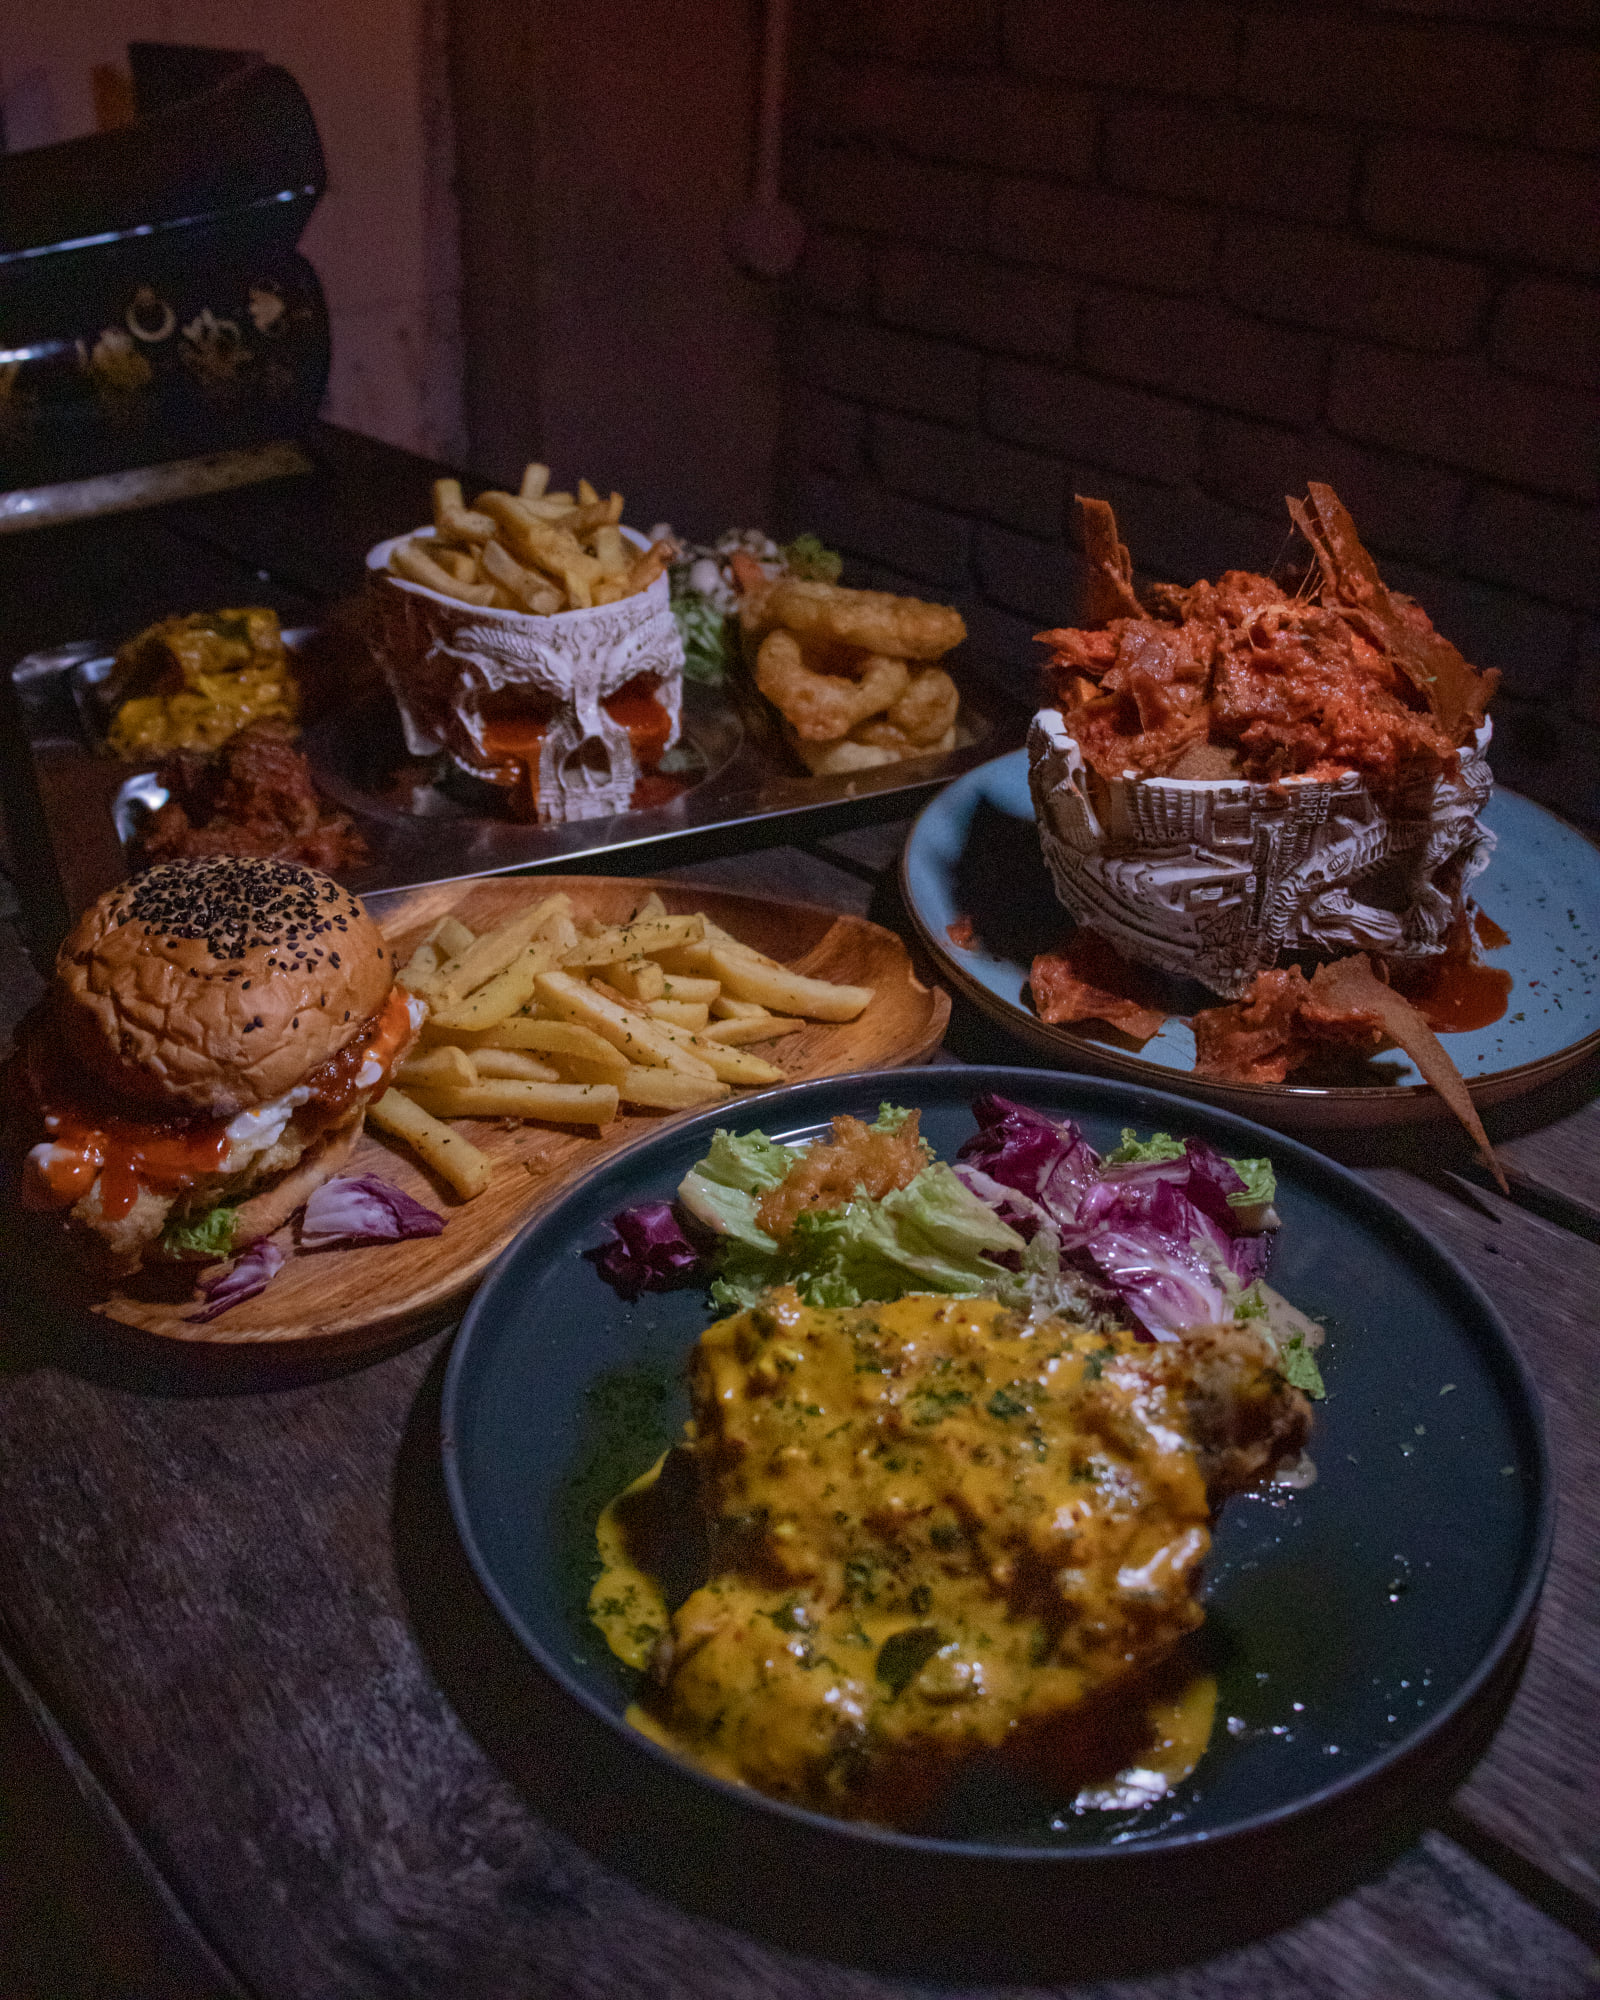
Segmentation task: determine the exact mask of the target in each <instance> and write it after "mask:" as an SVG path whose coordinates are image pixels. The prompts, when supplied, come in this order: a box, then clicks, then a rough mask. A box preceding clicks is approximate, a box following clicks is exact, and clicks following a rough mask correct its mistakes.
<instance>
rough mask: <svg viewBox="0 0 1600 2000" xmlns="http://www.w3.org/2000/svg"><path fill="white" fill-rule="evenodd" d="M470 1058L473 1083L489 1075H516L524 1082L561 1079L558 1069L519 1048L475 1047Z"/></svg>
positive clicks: (496, 1076)
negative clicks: (474, 1073)
mask: <svg viewBox="0 0 1600 2000" xmlns="http://www.w3.org/2000/svg"><path fill="white" fill-rule="evenodd" d="M471 1060H472V1067H473V1068H474V1069H475V1070H476V1071H477V1075H476V1076H475V1077H474V1078H473V1079H472V1081H473V1082H474V1083H482V1082H485V1081H487V1080H488V1079H489V1078H491V1077H494V1078H501V1077H518V1078H520V1079H521V1080H522V1081H523V1082H524V1083H560V1082H562V1081H563V1079H562V1075H561V1072H560V1070H558V1069H552V1068H551V1066H550V1064H549V1063H542V1062H539V1061H538V1060H537V1059H536V1058H535V1057H533V1056H530V1055H525V1054H524V1053H523V1051H522V1050H521V1049H484V1048H480V1049H475V1050H474V1051H473V1054H472V1058H471Z"/></svg>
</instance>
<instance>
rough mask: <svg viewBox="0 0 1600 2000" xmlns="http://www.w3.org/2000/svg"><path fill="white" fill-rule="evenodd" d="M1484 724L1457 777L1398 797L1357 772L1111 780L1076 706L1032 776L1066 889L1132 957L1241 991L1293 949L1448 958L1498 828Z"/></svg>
mask: <svg viewBox="0 0 1600 2000" xmlns="http://www.w3.org/2000/svg"><path fill="white" fill-rule="evenodd" d="M1489 735H1490V725H1489V724H1488V723H1487V722H1485V723H1484V724H1483V726H1482V728H1481V729H1480V730H1479V731H1478V733H1477V736H1476V737H1475V739H1474V740H1473V742H1472V743H1471V744H1470V745H1468V746H1467V747H1466V748H1465V749H1464V750H1463V751H1462V752H1461V759H1460V768H1459V770H1458V771H1457V772H1456V773H1455V775H1454V776H1448V777H1440V778H1430V779H1427V780H1425V781H1423V782H1421V783H1419V784H1418V785H1417V786H1415V787H1414V788H1413V789H1412V790H1411V791H1410V792H1408V793H1404V794H1402V795H1401V796H1400V797H1398V798H1394V799H1390V800H1386V801H1384V802H1383V803H1382V804H1380V803H1379V801H1378V800H1377V799H1375V798H1374V797H1373V795H1372V793H1371V792H1370V791H1369V790H1368V789H1367V786H1366V784H1365V783H1364V782H1363V780H1362V778H1361V775H1360V773H1359V772H1356V771H1349V772H1345V773H1343V774H1342V775H1341V776H1340V777H1338V778H1337V779H1335V780H1333V781H1332V782H1330V783H1320V782H1315V781H1313V780H1311V779H1308V778H1286V779H1282V780H1280V781H1279V782H1278V783H1277V784H1275V785H1267V784H1253V783H1251V782H1249V781H1248V780H1247V779H1243V778H1220V779H1200V778H1137V777H1127V778H1112V779H1104V778H1101V777H1099V776H1098V775H1097V774H1096V773H1095V772H1093V771H1091V770H1090V769H1089V768H1088V766H1087V765H1086V763H1085V762H1084V758H1083V753H1082V752H1081V751H1080V749H1079V748H1078V744H1077V741H1076V739H1075V738H1074V737H1073V735H1072V733H1071V731H1070V730H1069V729H1068V728H1067V726H1066V722H1065V720H1064V719H1063V717H1062V715H1061V712H1060V710H1059V709H1055V708H1042V709H1040V710H1039V712H1038V714H1037V715H1035V716H1034V718H1033V726H1032V728H1031V729H1030V730H1029V732H1028V780H1029V784H1030V786H1031V789H1032V792H1033V803H1034V811H1035V813H1036V815H1037V817H1038V822H1039V839H1040V844H1041V846H1042V847H1043V849H1044V858H1045V863H1046V865H1047V866H1048V868H1049V870H1050V874H1051V878H1052V880H1053V881H1054V883H1055V888H1056V894H1057V896H1058V897H1059V898H1060V900H1061V902H1062V903H1063V904H1064V905H1065V906H1066V908H1067V909H1068V910H1070V911H1071V913H1072V915H1073V916H1074V917H1075V918H1076V919H1077V920H1078V922H1079V923H1081V924H1087V925H1089V926H1090V927H1091V928H1092V929H1094V930H1096V931H1099V932H1100V933H1101V935H1102V936H1104V937H1105V938H1106V939H1107V940H1108V941H1109V942H1110V943H1111V944H1113V945H1115V946H1116V948H1117V950H1118V951H1120V952H1121V953H1122V955H1123V956H1124V957H1125V958H1128V959H1132V960H1134V961H1135V962H1136V963H1139V964H1142V965H1153V966H1156V967H1158V968H1159V969H1160V970H1161V971H1163V972H1170V973H1174V974H1176V975H1177V976H1178V977H1179V978H1183V979H1198V980H1199V981H1200V982H1201V984H1202V985H1205V986H1209V987H1210V988H1211V990H1212V992H1214V993H1220V994H1223V995H1225V996H1226V997H1227V998H1229V999H1233V998H1236V997H1237V996H1238V995H1239V994H1241V993H1243V992H1244V991H1245V989H1246V988H1247V987H1248V986H1249V985H1250V982H1251V981H1252V979H1254V977H1255V975H1256V974H1257V973H1258V972H1260V971H1263V970H1265V969H1266V968H1268V967H1270V966H1273V965H1276V964H1277V963H1278V960H1279V958H1280V956H1281V955H1282V954H1285V953H1293V952H1297V951H1311V952H1319V953H1321V954H1323V955H1325V956H1327V957H1330V958H1335V957H1340V956H1342V955H1344V954H1345V953H1348V952H1357V951H1371V952H1376V953H1378V954H1379V955H1380V956H1381V957H1384V958H1392V959H1424V958H1429V957H1432V956H1435V955H1436V954H1438V953H1439V952H1441V951H1443V949H1444V946H1445V938H1446V933H1447V932H1448V931H1449V928H1450V925H1451V923H1452V921H1453V920H1454V919H1455V918H1456V917H1457V916H1458V915H1459V914H1460V913H1461V911H1462V910H1463V909H1464V907H1465V900H1466V891H1467V888H1468V886H1469V884H1470V883H1472V882H1473V881H1474V880H1475V879H1476V877H1477V876H1479V875H1480V874H1482V872H1483V870H1484V869H1485V868H1487V867H1488V865H1489V857H1490V855H1491V854H1492V853H1493V852H1494V844H1495V841H1494V835H1493V834H1492V833H1490V832H1489V831H1488V829H1487V828H1486V827H1485V826H1483V824H1482V823H1481V822H1480V820H1479V818H1478V815H1479V813H1480V812H1481V811H1482V810H1483V808H1484V806H1485V805H1486V804H1487V803H1488V799H1489V793H1490V789H1491V786H1492V783H1493V780H1492V778H1491V776H1490V772H1489V766H1488V765H1487V764H1486V763H1485V762H1484V755H1483V753H1484V751H1485V750H1486V748H1487V747H1488V743H1489Z"/></svg>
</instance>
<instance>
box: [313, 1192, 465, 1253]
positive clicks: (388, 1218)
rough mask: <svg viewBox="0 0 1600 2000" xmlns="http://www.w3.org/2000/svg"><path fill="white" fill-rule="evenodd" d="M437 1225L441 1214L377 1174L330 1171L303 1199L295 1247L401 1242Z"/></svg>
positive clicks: (432, 1232) (427, 1232)
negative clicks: (303, 1207)
mask: <svg viewBox="0 0 1600 2000" xmlns="http://www.w3.org/2000/svg"><path fill="white" fill-rule="evenodd" d="M443 1228H444V1217H443V1216H442V1215H436V1214H435V1213H434V1211H433V1210H432V1209H431V1208H427V1207H424V1205H423V1204H422V1203H421V1202H420V1201H414V1200H413V1199H412V1197H411V1196H410V1195H408V1194H405V1193H403V1192H402V1190H401V1189H399V1188H397V1187H393V1186H391V1184H390V1183H389V1182H388V1181H386V1180H381V1179H380V1178H379V1177H378V1175H377V1174H345V1175H336V1176H335V1177H334V1178H333V1179H332V1180H328V1181H324V1182H323V1183H322V1185H321V1187H319V1188H317V1189H316V1191H315V1192H314V1193H313V1194H312V1196H311V1199H310V1200H309V1201H308V1202H307V1203H306V1207H305V1214H304V1215H303V1216H302V1217H301V1219H300V1248H301V1249H302V1250H327V1249H330V1248H331V1247H332V1246H333V1245H334V1244H345V1245H350V1246H354V1245H356V1244H361V1243H402V1242H404V1241H405V1240H406V1239H407V1238H408V1237H412V1236H437V1235H438V1234H439V1233H440V1231H441V1230H442V1229H443Z"/></svg>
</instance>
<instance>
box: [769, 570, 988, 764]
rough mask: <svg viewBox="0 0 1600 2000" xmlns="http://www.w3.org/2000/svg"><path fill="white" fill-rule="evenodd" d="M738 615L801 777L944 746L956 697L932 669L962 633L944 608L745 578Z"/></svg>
mask: <svg viewBox="0 0 1600 2000" xmlns="http://www.w3.org/2000/svg"><path fill="white" fill-rule="evenodd" d="M739 617H740V624H741V629H742V632H743V635H744V645H745V649H746V652H747V655H753V666H754V673H755V680H756V685H757V686H758V687H759V688H760V690H761V692H762V693H763V694H764V695H765V696H766V698H767V699H768V701H770V702H771V703H772V705H773V706H774V707H775V708H776V709H777V710H778V711H779V713H780V714H781V715H782V716H783V718H784V722H785V724H786V728H787V734H788V736H789V740H790V743H791V744H792V746H793V748H794V751H795V754H796V755H797V756H798V757H799V758H800V760H801V762H802V763H803V764H804V765H805V766H806V768H807V770H809V771H812V772H814V773H815V774H817V775H818V776H832V775H834V774H837V773H839V772H844V771H862V770H870V769H871V768H872V767H873V766H874V765H878V764H892V763H894V762H896V761H897V760H899V759H901V758H905V757H925V756H928V755H930V754H934V753H937V752H939V751H941V750H948V749H951V748H953V747H954V745H955V741H956V735H955V729H956V714H957V710H958V709H959V707H960V702H961V697H960V694H959V692H958V691H957V688H956V684H955V682H954V681H953V680H952V679H951V678H950V676H949V675H948V674H947V673H946V672H945V671H944V669H943V668H942V667H938V666H935V665H933V664H931V663H932V662H933V661H934V660H936V659H938V658H939V657H940V656H941V655H942V654H944V653H946V652H948V651H949V649H950V648H951V647H952V646H955V645H959V644H960V642H961V641H962V640H963V639H964V638H965V637H966V629H967V628H966V626H965V624H964V623H963V622H962V618H961V614H960V613H959V612H957V611H955V610H952V609H951V608H950V607H949V606H948V605H943V604H924V603H922V602H921V601H920V600H919V599H917V598H914V597H895V596H891V595H890V594H889V593H888V592H887V591H882V590H846V589H844V588H843V587H842V586H840V585H839V584H835V583H825V582H822V581H819V580H812V579H802V578H797V577H792V576H790V577H782V578H779V579H778V580H777V581H776V582H771V581H768V580H766V579H765V578H762V577H753V578H751V580H750V584H749V588H748V589H747V590H746V591H745V594H744V596H743V598H742V600H741V603H740V610H739Z"/></svg>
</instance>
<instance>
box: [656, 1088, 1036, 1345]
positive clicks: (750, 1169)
mask: <svg viewBox="0 0 1600 2000" xmlns="http://www.w3.org/2000/svg"><path fill="white" fill-rule="evenodd" d="M908 1115H909V1114H908V1113H907V1112H905V1111H903V1110H900V1109H899V1108H897V1107H896V1106H894V1105H889V1104H885V1105H882V1106H880V1108H879V1112H878V1117H877V1120H876V1123H875V1127H874V1129H876V1130H878V1131H888V1132H893V1131H898V1130H899V1128H900V1127H901V1126H902V1125H904V1123H905V1121H906V1118H907V1116H908ZM799 1157H800V1154H799V1151H798V1150H797V1149H795V1148H793V1147H789V1146H779V1145H775V1144H774V1143H773V1141H772V1140H770V1139H768V1138H767V1137H766V1135H765V1134H764V1133H761V1132H747V1133H743V1134H740V1135H737V1136H736V1135H735V1134H733V1133H731V1132H727V1131H719V1132H718V1133H717V1135H716V1137H715V1138H714V1139H713V1140H712V1142H711V1147H710V1150H709V1151H708V1153H707V1154H706V1157H705V1158H704V1159H703V1160H701V1161H700V1162H699V1163H698V1164H697V1165H696V1166H695V1167H693V1168H692V1169H691V1170H690V1172H689V1173H688V1174H687V1175H686V1176H685V1177H684V1179H683V1182H682V1183H681V1185H680V1186H679V1189H678V1199H679V1200H680V1201H681V1202H682V1203H683V1205H684V1207H685V1208H687V1209H688V1211H689V1212H690V1214H691V1215H693V1216H694V1217H695V1218H696V1219H697V1220H698V1221H699V1222H701V1223H703V1224H704V1225H705V1226H706V1227H707V1228H709V1229H712V1230H714V1231H715V1232H716V1233H717V1235H719V1236H720V1237H721V1238H722V1244H721V1248H720V1251H719V1254H718V1268H717V1276H716V1279H715V1281H714V1283H713V1284H712V1287H711V1297H712V1301H713V1303H714V1304H716V1305H718V1306H721V1307H723V1308H724V1309H728V1308H732V1307H737V1306H746V1305H753V1304H754V1303H755V1301H756V1300H757V1299H758V1298H759V1297H760V1296H761V1294H762V1293H763V1292H764V1291H766V1290H767V1289H768V1288H769V1287H770V1286H773V1285H785V1284H788V1285H793V1286H794V1287H795V1289H796V1290H797V1291H798V1292H799V1294H800V1296H801V1298H803V1299H804V1300H805V1302H806V1304H807V1305H813V1306H853V1305H860V1304H861V1303H862V1302H863V1301H864V1300H867V1299H875V1300H879V1301H884V1300H888V1299H898V1298H900V1297H902V1296H903V1295H904V1294H905V1293H907V1292H948V1293H951V1294H954V1295H956V1296H958V1297H966V1298H971V1297H974V1296H976V1295H978V1294H980V1293H996V1292H998V1290H999V1288H1000V1287H1001V1286H1002V1285H1003V1284H1009V1283H1011V1282H1012V1280H1011V1274H1010V1273H1009V1272H1008V1271H1006V1270H1004V1269H1003V1268H1000V1267H998V1266H997V1265H996V1264H995V1263H994V1262H993V1261H992V1260H993V1258H994V1257H996V1256H1012V1255H1021V1254H1023V1253H1024V1251H1025V1248H1026V1246H1025V1245H1024V1243H1023V1240H1022V1238H1021V1237H1020V1236H1019V1235H1018V1234H1017V1233H1016V1231H1015V1230H1014V1229H1011V1228H1010V1227H1008V1226H1007V1224H1005V1223H1003V1222H1002V1221H1001V1220H1000V1218H999V1217H998V1216H997V1215H996V1214H995V1212H994V1210H993V1209H992V1208H990V1207H989V1206H988V1204H987V1203H986V1202H983V1201H980V1200H979V1199H978V1197H977V1196H976V1195H975V1194H973V1193H971V1191H970V1190H969V1189H968V1188H967V1187H966V1186H964V1185H963V1183H962V1182H961V1181H960V1180H959V1179H958V1178H957V1176H956V1174H955V1173H954V1172H953V1170H952V1169H951V1168H950V1167H948V1166H946V1165H945V1164H944V1163H943V1162H942V1161H933V1160H930V1163H929V1164H928V1165H927V1166H925V1167H924V1168H923V1169H922V1171H921V1172H920V1173H919V1174H918V1175H917V1176H916V1177H915V1179H914V1180H912V1181H911V1182H910V1183H909V1184H908V1185H907V1186H906V1187H903V1188H898V1189H896V1190H895V1191H894V1192H893V1193H891V1194H888V1195H886V1196H885V1197H884V1199H883V1200H882V1201H873V1200H871V1199H870V1198H868V1197H867V1196H866V1195H857V1196H856V1197H855V1198H854V1199H853V1200H851V1201H849V1202H847V1203H846V1204H845V1205H844V1206H843V1207H842V1208H837V1209H826V1210H820V1211H818V1210H812V1211H808V1212H806V1213H804V1214H802V1215H801V1216H799V1217H798V1219H797V1220H796V1223H795V1231H794V1236H793V1239H792V1240H791V1241H790V1242H789V1243H787V1244H782V1245H780V1244H779V1243H778V1242H777V1241H776V1240H775V1239H774V1238H773V1237H771V1236H769V1235H768V1234H767V1232H766V1231H765V1230H764V1229H762V1227H761V1225H760V1224H759V1223H758V1222H757V1220H756V1210H757V1207H758V1205H759V1203H760V1199H761V1196H762V1195H763V1194H764V1193H765V1192H766V1191H767V1189H768V1188H771V1187H775V1186H776V1185H777V1184H778V1182H779V1181H781V1180H782V1179H783V1177H784V1175H785V1174H787V1173H788V1171H789V1169H790V1167H792V1166H793V1165H794V1163H795V1161H796V1160H797V1159H798V1158H799ZM986 1252H987V1253H988V1254H987V1255H985V1253H986Z"/></svg>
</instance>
